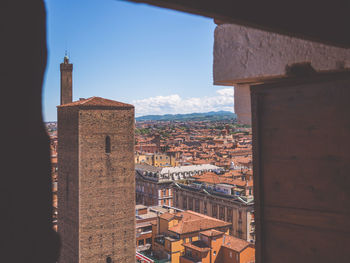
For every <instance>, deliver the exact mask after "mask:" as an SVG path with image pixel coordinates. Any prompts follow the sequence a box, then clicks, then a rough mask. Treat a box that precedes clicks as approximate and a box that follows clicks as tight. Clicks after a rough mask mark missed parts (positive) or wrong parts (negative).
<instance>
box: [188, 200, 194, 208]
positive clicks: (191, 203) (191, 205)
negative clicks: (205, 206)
mask: <svg viewBox="0 0 350 263" xmlns="http://www.w3.org/2000/svg"><path fill="white" fill-rule="evenodd" d="M188 209H189V210H192V211H193V198H192V197H190V198H188Z"/></svg>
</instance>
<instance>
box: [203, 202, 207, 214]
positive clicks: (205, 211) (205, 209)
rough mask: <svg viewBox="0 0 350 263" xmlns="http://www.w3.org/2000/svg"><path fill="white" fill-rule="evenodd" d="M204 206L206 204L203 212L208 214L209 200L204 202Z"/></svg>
mask: <svg viewBox="0 0 350 263" xmlns="http://www.w3.org/2000/svg"><path fill="white" fill-rule="evenodd" d="M203 206H204V208H203V213H204V214H205V215H206V214H207V213H208V210H207V201H204V202H203Z"/></svg>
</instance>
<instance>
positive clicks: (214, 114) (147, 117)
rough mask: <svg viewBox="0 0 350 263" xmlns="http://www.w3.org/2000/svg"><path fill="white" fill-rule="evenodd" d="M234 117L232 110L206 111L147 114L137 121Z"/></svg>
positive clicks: (223, 118)
mask: <svg viewBox="0 0 350 263" xmlns="http://www.w3.org/2000/svg"><path fill="white" fill-rule="evenodd" d="M232 119H236V114H234V113H232V112H230V111H210V112H205V113H188V114H165V115H145V116H141V117H137V118H136V121H203V120H212V121H219V120H232Z"/></svg>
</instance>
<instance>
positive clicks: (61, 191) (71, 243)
mask: <svg viewBox="0 0 350 263" xmlns="http://www.w3.org/2000/svg"><path fill="white" fill-rule="evenodd" d="M57 121H58V131H57V134H58V141H59V143H58V188H57V190H58V191H57V195H58V196H57V197H58V201H57V205H58V221H57V223H58V233H59V235H60V237H61V243H62V247H61V252H60V257H59V263H68V262H78V255H79V246H78V239H79V235H78V222H79V215H78V211H79V210H78V205H79V203H78V201H79V199H78V196H79V180H78V163H79V161H78V111H77V108H68V107H67V108H58V116H57Z"/></svg>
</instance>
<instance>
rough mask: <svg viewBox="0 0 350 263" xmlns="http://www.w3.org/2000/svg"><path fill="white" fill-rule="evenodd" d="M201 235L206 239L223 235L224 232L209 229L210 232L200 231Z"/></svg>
mask: <svg viewBox="0 0 350 263" xmlns="http://www.w3.org/2000/svg"><path fill="white" fill-rule="evenodd" d="M201 234H202V235H204V236H207V237H215V236H219V235H223V234H224V232H221V231H217V230H215V229H210V230H206V231H202V232H201Z"/></svg>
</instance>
